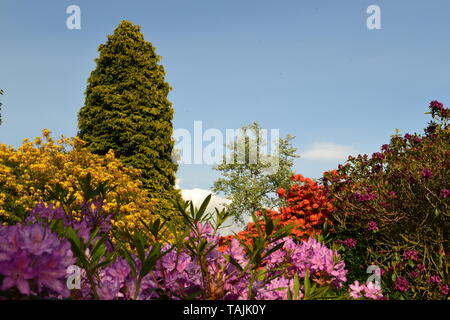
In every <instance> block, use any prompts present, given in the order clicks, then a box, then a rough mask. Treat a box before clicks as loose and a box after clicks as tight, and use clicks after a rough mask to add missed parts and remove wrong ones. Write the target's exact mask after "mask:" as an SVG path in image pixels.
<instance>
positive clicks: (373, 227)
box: [367, 221, 378, 231]
mask: <svg viewBox="0 0 450 320" xmlns="http://www.w3.org/2000/svg"><path fill="white" fill-rule="evenodd" d="M367 230H369V231H377V230H378V223H376V222H375V221H370V222H369V224H368V226H367Z"/></svg>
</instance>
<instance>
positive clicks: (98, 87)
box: [78, 21, 181, 200]
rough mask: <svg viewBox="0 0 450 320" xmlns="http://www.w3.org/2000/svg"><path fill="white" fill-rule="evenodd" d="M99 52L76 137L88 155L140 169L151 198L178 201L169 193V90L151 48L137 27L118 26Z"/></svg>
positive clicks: (174, 193)
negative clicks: (110, 158)
mask: <svg viewBox="0 0 450 320" xmlns="http://www.w3.org/2000/svg"><path fill="white" fill-rule="evenodd" d="M99 52H100V56H99V58H97V59H96V63H97V66H96V68H95V70H94V71H92V73H91V75H90V77H89V79H88V85H87V89H86V92H85V96H86V100H85V105H84V107H82V108H81V110H80V112H79V115H78V127H79V133H78V136H79V137H80V138H81V139H82V140H84V141H86V142H87V147H88V148H89V149H90V150H91V151H92V152H94V153H97V154H101V155H104V154H106V153H107V152H108V151H109V149H113V150H114V152H115V154H116V156H117V157H118V158H119V159H121V160H122V161H123V162H124V163H125V164H126V165H128V166H131V167H134V168H138V169H141V170H142V177H141V179H142V182H143V185H144V187H145V188H146V189H148V190H149V193H150V195H151V196H152V197H153V198H160V199H178V200H179V199H181V196H180V193H179V191H177V190H175V188H174V185H175V172H176V170H177V165H176V164H175V163H174V162H173V161H172V150H173V146H174V141H173V139H172V132H173V126H172V118H173V113H174V110H173V108H172V104H171V102H170V101H169V100H168V98H167V96H168V94H169V91H170V90H171V87H170V86H169V84H168V83H167V82H166V81H165V79H164V76H165V72H164V68H163V66H161V65H160V64H159V61H160V57H159V56H158V55H156V53H155V48H154V47H153V46H152V44H151V43H150V42H148V41H145V40H144V36H143V35H142V33H141V32H140V27H139V26H136V25H133V24H132V23H131V22H129V21H122V22H121V23H120V24H119V26H118V27H117V28H116V29H115V30H114V33H113V34H112V35H109V36H108V40H107V42H106V43H105V44H101V45H100V47H99Z"/></svg>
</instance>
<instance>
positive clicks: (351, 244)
mask: <svg viewBox="0 0 450 320" xmlns="http://www.w3.org/2000/svg"><path fill="white" fill-rule="evenodd" d="M342 244H343V245H344V246H346V247H347V248H354V247H356V245H357V242H356V240H355V239H353V238H348V239H345V240H344V241H342Z"/></svg>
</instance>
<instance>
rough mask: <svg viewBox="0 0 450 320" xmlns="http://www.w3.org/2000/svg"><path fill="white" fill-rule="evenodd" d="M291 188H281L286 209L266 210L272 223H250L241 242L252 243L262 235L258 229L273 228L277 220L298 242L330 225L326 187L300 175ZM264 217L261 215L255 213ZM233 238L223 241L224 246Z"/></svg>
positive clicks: (240, 234)
mask: <svg viewBox="0 0 450 320" xmlns="http://www.w3.org/2000/svg"><path fill="white" fill-rule="evenodd" d="M291 180H292V185H291V186H290V188H289V190H288V191H286V190H284V189H283V188H278V196H279V197H280V199H282V200H283V202H284V203H285V204H286V206H284V207H281V208H280V209H279V211H274V210H267V216H268V217H269V218H270V220H264V219H262V220H259V222H258V226H257V225H256V224H255V223H254V222H250V223H248V224H247V226H246V228H245V229H244V230H243V231H241V232H239V233H238V234H237V237H238V238H239V239H241V240H244V241H246V242H247V243H251V241H252V238H253V237H257V236H258V234H259V231H258V228H262V229H263V230H265V229H266V227H267V225H268V223H270V224H271V225H273V223H274V222H275V221H277V226H278V228H280V227H285V226H291V227H292V229H291V236H292V237H295V238H297V239H302V238H305V237H317V236H318V235H320V234H321V233H322V231H323V229H324V228H325V229H327V227H328V226H329V225H330V224H331V220H330V215H331V213H332V212H333V206H332V201H331V199H329V198H328V196H327V194H326V191H325V190H324V188H323V186H320V185H319V184H318V183H317V182H314V181H313V180H311V179H310V178H304V177H303V176H302V175H300V174H296V175H293V176H292V177H291ZM256 215H257V216H261V215H262V213H261V212H256ZM233 237H234V236H227V237H224V238H223V239H222V246H226V244H227V243H228V242H229V241H230V240H231V239H232V238H233Z"/></svg>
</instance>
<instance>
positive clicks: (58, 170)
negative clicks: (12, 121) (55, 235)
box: [0, 129, 158, 229]
mask: <svg viewBox="0 0 450 320" xmlns="http://www.w3.org/2000/svg"><path fill="white" fill-rule="evenodd" d="M44 140H45V141H44ZM87 176H90V177H91V179H92V184H95V185H101V184H103V185H105V184H107V183H108V184H109V186H110V187H111V188H110V189H111V190H110V191H109V192H108V193H107V194H106V195H105V198H104V199H103V203H102V209H103V211H102V212H104V214H105V215H107V216H111V219H112V223H113V224H114V225H117V226H119V227H122V228H129V229H133V228H135V227H136V226H137V225H141V223H140V221H141V219H143V220H145V221H148V220H151V219H153V218H154V215H153V214H152V210H153V207H154V206H155V202H158V200H157V199H150V198H149V197H148V193H147V191H146V190H144V189H142V187H141V186H142V183H141V182H140V181H139V180H138V179H137V178H136V177H138V176H139V171H138V170H136V169H132V168H128V167H125V166H124V165H123V164H122V162H121V161H119V160H117V159H116V158H115V156H114V153H113V152H112V151H110V152H108V154H106V155H105V156H99V155H95V154H92V153H91V152H90V151H88V150H87V149H86V148H84V147H83V141H81V140H80V139H78V138H75V139H68V138H64V137H63V138H61V139H60V140H59V141H57V142H54V140H53V138H52V137H51V136H50V132H49V131H48V130H46V129H44V130H43V138H41V137H37V138H36V139H35V140H34V142H30V141H28V140H25V141H24V143H23V145H22V146H21V147H19V148H18V149H17V150H15V149H14V148H12V147H8V146H6V145H0V221H1V222H3V223H4V224H14V223H16V222H19V221H23V220H25V219H26V218H27V216H28V213H29V211H30V210H31V209H32V208H33V207H35V206H36V205H37V204H38V203H40V202H41V201H42V200H45V201H52V200H61V202H62V201H63V199H60V198H58V199H55V192H56V191H58V192H56V193H58V194H59V196H61V197H62V198H66V199H69V198H73V202H71V204H70V206H69V207H67V206H68V203H56V206H57V207H58V206H60V205H61V206H63V207H64V211H65V213H66V214H68V215H70V214H71V212H72V211H76V210H77V208H80V207H81V206H82V205H83V203H84V201H85V194H84V193H85V192H84V189H85V186H84V184H83V182H82V181H84V179H85V178H86V177H87ZM55 186H57V188H56V187H55Z"/></svg>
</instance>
